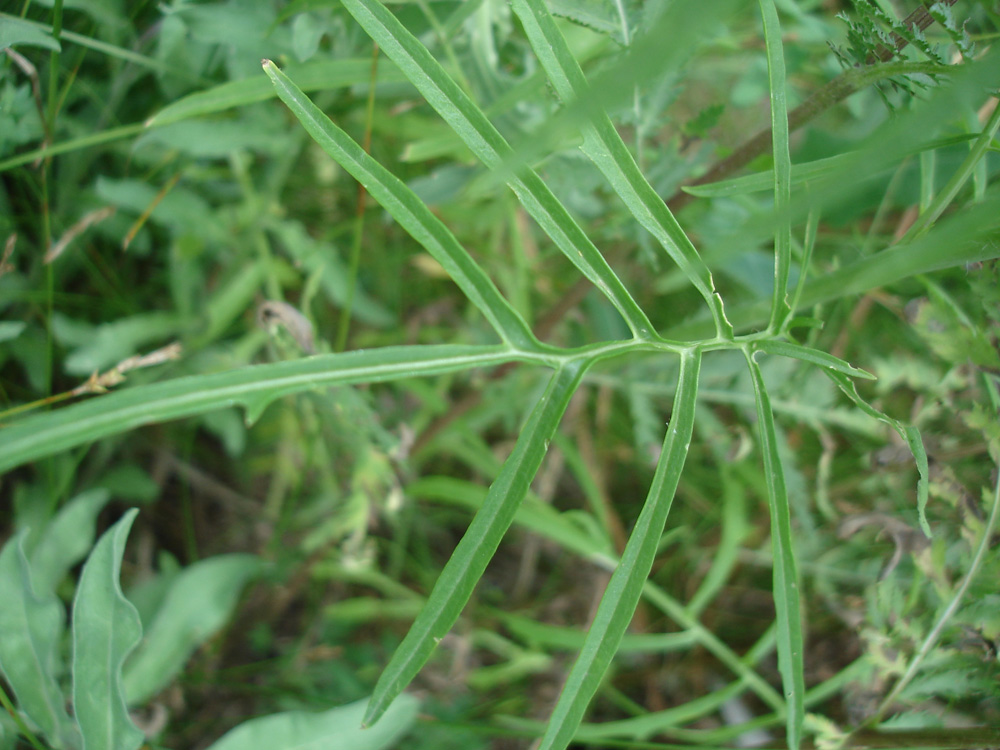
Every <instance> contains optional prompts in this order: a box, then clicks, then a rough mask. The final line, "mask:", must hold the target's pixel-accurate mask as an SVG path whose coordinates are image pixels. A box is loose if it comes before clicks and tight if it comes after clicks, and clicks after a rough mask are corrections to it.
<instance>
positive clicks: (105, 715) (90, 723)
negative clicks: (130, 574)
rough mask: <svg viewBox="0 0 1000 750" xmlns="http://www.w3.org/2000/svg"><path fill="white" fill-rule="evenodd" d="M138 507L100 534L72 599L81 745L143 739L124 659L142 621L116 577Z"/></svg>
mask: <svg viewBox="0 0 1000 750" xmlns="http://www.w3.org/2000/svg"><path fill="white" fill-rule="evenodd" d="M138 513H139V511H138V510H136V509H133V510H130V511H129V512H128V513H126V514H125V515H124V516H123V517H122V519H121V520H120V521H119V522H118V523H116V524H115V525H114V526H112V527H111V528H110V529H108V530H107V531H106V532H105V533H104V535H103V536H102V537H101V538H100V539H99V540H98V542H97V545H96V546H95V547H94V551H93V552H91V553H90V557H89V558H87V562H86V564H85V565H84V566H83V572H82V573H81V574H80V583H79V585H78V586H77V589H76V598H75V599H74V600H73V708H74V713H75V715H76V722H77V725H78V726H79V727H80V734H81V735H82V736H83V750H135V748H137V747H139V745H141V744H142V742H143V740H144V739H145V735H143V733H142V732H141V731H139V729H138V728H137V727H136V726H135V724H133V723H132V719H131V718H130V717H129V713H128V708H126V706H125V692H124V691H123V690H122V664H123V663H124V661H125V658H126V657H127V656H128V655H129V652H130V651H132V649H133V648H135V646H136V644H138V643H139V641H140V639H141V638H142V624H141V623H140V622H139V613H138V612H136V610H135V607H133V606H132V604H131V602H129V600H128V599H126V598H125V596H124V594H122V589H121V585H120V584H119V582H118V578H119V575H120V574H121V565H122V555H124V554H125V540H126V538H127V537H128V532H129V529H130V528H131V526H132V522H133V521H134V520H135V517H136V515H138Z"/></svg>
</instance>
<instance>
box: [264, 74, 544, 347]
mask: <svg viewBox="0 0 1000 750" xmlns="http://www.w3.org/2000/svg"><path fill="white" fill-rule="evenodd" d="M263 66H264V72H265V73H267V75H268V77H269V78H270V79H271V82H272V83H273V84H274V87H275V89H276V90H277V92H278V96H279V97H280V98H281V100H282V101H283V102H285V104H287V105H288V108H289V109H291V110H292V114H294V115H295V116H296V117H297V118H298V119H299V122H301V123H302V125H303V127H305V129H306V131H308V133H309V135H311V136H312V137H313V139H314V140H315V141H316V143H318V144H319V146H320V148H322V149H323V150H324V151H326V153H327V154H329V155H330V156H331V157H332V158H333V159H334V160H335V161H336V162H337V163H338V164H340V166H342V167H343V168H344V169H346V170H347V171H348V172H350V173H351V175H353V176H354V178H355V179H356V180H357V181H358V182H360V183H361V184H362V185H364V186H365V189H366V190H367V191H368V192H369V193H371V194H372V197H374V198H375V200H377V201H378V202H379V204H381V206H382V207H383V208H384V209H385V210H386V211H388V212H389V214H390V215H391V216H392V217H393V218H394V219H395V220H396V221H397V222H399V224H400V226H402V227H403V229H405V230H406V231H407V232H408V233H409V234H410V236H412V237H413V239H415V240H416V241H417V242H419V243H420V244H421V245H423V246H424V247H425V248H426V249H427V252H429V253H430V254H431V255H432V256H433V257H434V259H435V260H436V261H437V262H438V263H440V264H441V266H442V267H443V268H444V269H445V271H447V272H448V275H449V276H450V277H451V278H452V279H453V280H454V282H455V283H456V284H458V286H459V288H460V289H461V290H462V293H463V294H464V295H465V296H466V297H468V299H469V301H470V302H472V304H474V305H475V306H476V307H478V308H479V310H480V312H482V313H483V315H485V316H486V319H487V320H488V321H489V322H490V325H492V326H493V329H494V330H495V331H496V332H497V334H498V335H499V336H500V338H501V339H503V341H505V342H507V343H510V344H513V345H515V346H518V347H520V348H522V349H529V350H530V349H534V348H536V342H535V338H534V336H532V334H531V330H530V329H529V328H528V326H527V324H526V323H525V322H524V320H523V319H522V318H521V316H520V314H519V313H518V312H517V311H516V310H515V309H514V308H513V307H511V306H510V303H508V302H507V300H505V299H504V298H503V295H501V294H500V292H499V291H498V290H497V288H496V286H495V285H494V284H493V282H492V281H491V280H490V278H489V277H488V276H487V275H486V273H485V272H484V271H483V270H482V268H480V267H479V265H478V264H477V263H476V261H475V260H473V258H472V256H471V255H469V253H468V252H466V250H465V248H463V247H462V246H461V245H460V244H459V243H458V240H456V239H455V236H454V235H453V234H452V233H451V231H449V229H448V228H447V227H446V226H445V225H444V224H443V223H442V222H441V220H440V219H438V218H437V217H436V216H435V215H434V214H433V213H431V210H430V209H429V208H427V206H425V205H424V204H423V202H421V200H420V199H419V198H418V197H417V196H416V194H415V193H414V192H413V191H412V190H410V189H409V188H408V187H407V186H406V185H405V184H403V182H402V180H400V179H399V178H398V177H396V176H395V175H394V174H392V173H391V172H389V170H387V169H385V167H383V166H382V165H381V164H379V163H378V162H376V161H375V160H374V159H373V158H372V157H370V156H369V155H368V154H367V153H365V150H364V149H363V148H361V146H359V145H358V144H357V143H355V142H354V141H353V140H352V139H351V137H350V136H349V135H347V133H345V132H344V131H343V130H341V129H340V128H338V127H337V126H336V125H335V124H334V123H333V122H332V121H331V120H330V118H328V117H327V116H326V115H325V114H324V113H323V111H322V110H321V109H320V108H319V107H317V106H316V105H315V104H313V103H312V101H310V100H309V98H308V97H307V96H306V95H305V94H303V93H302V91H301V90H300V89H299V88H298V87H297V86H296V85H295V84H294V83H292V81H291V80H290V79H289V78H288V76H286V75H285V74H284V73H282V72H281V71H280V70H279V69H278V68H277V67H276V66H275V65H274V63H272V62H271V61H270V60H265V61H264V62H263Z"/></svg>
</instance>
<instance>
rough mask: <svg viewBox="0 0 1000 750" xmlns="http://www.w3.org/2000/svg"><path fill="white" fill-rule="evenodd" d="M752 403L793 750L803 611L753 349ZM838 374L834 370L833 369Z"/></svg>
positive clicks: (797, 736)
mask: <svg viewBox="0 0 1000 750" xmlns="http://www.w3.org/2000/svg"><path fill="white" fill-rule="evenodd" d="M744 353H745V355H746V360H747V365H748V366H749V368H750V377H751V379H752V380H753V389H754V396H755V397H756V401H757V423H758V426H759V434H760V448H761V453H762V454H763V456H764V479H765V482H766V483H767V503H768V506H769V508H770V509H771V550H772V555H773V557H774V608H775V611H776V620H777V625H778V671H779V672H781V682H782V685H783V686H784V693H785V702H786V704H787V708H786V712H785V722H786V723H785V728H786V740H787V742H788V747H789V750H798V747H799V744H800V743H801V741H802V726H803V724H804V722H805V693H806V685H805V662H804V654H803V637H802V615H801V605H800V603H799V583H798V572H797V570H796V565H795V543H794V538H793V535H792V521H791V513H790V511H789V507H788V492H787V490H786V488H785V474H784V471H783V469H782V466H781V457H780V456H779V455H778V436H777V433H776V431H775V427H774V412H773V411H772V410H771V403H770V399H769V398H768V395H767V387H766V386H765V384H764V377H763V375H762V374H761V371H760V366H759V365H758V364H757V361H756V359H755V358H754V357H755V353H753V352H751V351H750V350H744ZM837 374H838V375H839V373H837Z"/></svg>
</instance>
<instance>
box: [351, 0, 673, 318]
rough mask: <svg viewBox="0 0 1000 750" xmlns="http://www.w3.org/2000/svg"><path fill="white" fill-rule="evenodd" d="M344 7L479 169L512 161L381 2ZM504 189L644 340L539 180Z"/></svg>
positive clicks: (531, 175)
mask: <svg viewBox="0 0 1000 750" xmlns="http://www.w3.org/2000/svg"><path fill="white" fill-rule="evenodd" d="M344 7H345V8H347V10H348V12H350V14H351V15H352V16H354V18H355V20H356V21H357V22H358V23H359V24H361V26H362V27H364V29H365V31H366V32H367V33H368V35H369V36H371V38H372V39H374V40H375V41H376V42H378V45H379V48H380V49H381V50H382V51H383V52H384V53H385V54H386V55H387V56H388V57H389V58H390V59H391V60H392V61H393V62H395V63H396V65H397V66H398V67H399V68H400V70H402V71H403V73H404V75H406V77H407V78H409V80H410V82H411V83H412V84H413V85H414V86H416V87H417V89H418V90H419V91H420V93H421V94H423V95H424V98H425V99H427V102H428V103H429V104H430V105H431V106H432V107H433V108H434V109H435V110H437V112H438V114H439V115H441V117H442V118H443V119H444V120H445V122H447V123H448V125H449V126H451V128H452V130H454V131H455V132H456V133H457V134H458V136H459V137H460V138H461V139H462V141H463V142H464V143H465V144H466V145H467V146H468V147H469V148H470V149H471V150H472V152H473V153H474V154H475V155H476V157H477V158H478V159H479V160H480V161H482V162H483V164H485V165H486V166H487V167H489V168H490V169H496V168H498V167H499V166H500V165H501V164H503V163H504V162H505V161H506V160H507V159H509V158H510V157H512V155H513V150H512V149H511V147H510V145H509V144H508V143H507V141H506V140H504V138H503V136H502V135H500V132H499V131H498V130H497V129H496V128H495V127H493V125H492V123H490V121H489V119H488V118H487V117H486V115H485V114H484V113H483V111H482V110H481V109H480V108H479V107H477V106H476V104H475V103H474V102H473V101H472V100H471V99H470V98H469V97H468V96H467V95H466V94H465V92H464V91H462V89H461V88H460V87H459V86H458V84H456V83H455V82H454V81H453V80H452V79H451V78H450V77H449V76H448V74H447V73H446V72H445V71H444V69H443V68H442V67H441V65H440V64H439V63H438V62H437V61H436V60H435V59H434V58H433V57H432V56H431V54H430V52H428V51H427V49H426V48H425V47H424V46H423V45H422V44H421V43H420V42H419V41H418V40H417V39H416V38H415V37H414V36H413V35H412V34H411V33H410V32H409V31H407V30H406V29H405V28H404V27H403V25H402V24H401V23H400V22H399V21H398V20H396V17H395V16H394V15H393V14H392V13H391V12H389V10H387V9H386V8H385V7H384V6H383V5H382V3H380V2H378V0H344ZM507 184H508V185H509V186H510V188H511V189H512V190H513V191H514V193H515V195H517V198H518V200H520V201H521V203H522V205H523V206H524V208H525V210H526V211H527V212H528V214H529V215H530V216H531V217H532V218H533V219H534V220H535V221H537V222H538V224H539V226H541V228H542V230H543V231H544V232H545V233H546V234H547V235H548V236H549V237H551V238H552V241H553V242H555V243H556V245H557V246H558V247H559V249H560V250H561V251H562V252H563V253H564V254H565V255H566V257H567V258H569V260H570V261H571V262H572V263H573V265H575V266H576V267H577V268H578V269H579V270H580V272H581V273H583V275H584V276H586V277H587V278H588V279H589V280H590V281H591V282H593V284H594V285H595V286H596V287H597V288H598V289H600V290H601V292H602V293H603V294H604V295H605V296H606V297H607V298H608V299H609V300H610V301H611V303H612V304H613V305H614V306H615V308H616V309H617V310H618V312H619V313H620V314H621V316H622V317H623V318H624V319H625V322H626V323H627V324H628V326H629V328H630V329H631V330H632V333H633V334H634V335H636V336H638V337H640V338H646V337H648V336H649V334H650V333H651V332H652V330H653V327H652V325H651V324H650V322H649V320H648V319H647V318H646V314H645V313H644V312H643V311H642V309H641V308H640V307H639V306H638V305H637V304H636V302H635V300H634V299H632V296H631V295H630V294H629V292H628V290H627V289H625V286H624V285H623V284H622V282H621V280H620V279H619V278H618V276H617V275H616V274H615V272H614V271H613V270H611V267H610V266H609V265H608V263H607V261H606V260H604V256H602V255H601V253H600V251H598V249H597V248H596V247H594V244H593V243H592V242H591V241H590V240H589V239H588V237H587V235H586V234H584V232H583V230H582V229H580V226H579V225H578V224H577V223H576V222H575V221H574V220H573V218H572V217H571V216H570V215H569V212H567V211H566V209H565V208H564V207H563V205H562V204H561V203H560V202H559V201H558V199H556V197H555V196H554V195H553V194H552V192H551V191H550V190H549V189H548V187H546V185H545V183H544V182H542V180H541V178H540V177H539V176H538V175H537V174H536V173H535V172H534V171H533V170H531V169H530V168H527V167H524V168H522V169H519V170H517V171H516V173H515V174H513V175H511V176H510V177H508V178H507Z"/></svg>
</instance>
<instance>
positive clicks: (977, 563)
mask: <svg viewBox="0 0 1000 750" xmlns="http://www.w3.org/2000/svg"><path fill="white" fill-rule="evenodd" d="M987 387H988V388H989V389H990V390H991V391H992V392H993V394H994V406H995V402H996V397H995V390H993V388H992V387H991V385H990V384H987ZM998 517H1000V479H998V480H997V483H996V487H995V488H994V490H993V505H992V506H991V507H990V515H989V517H988V518H987V519H986V523H985V524H983V528H982V532H981V534H980V538H979V544H978V545H976V551H975V553H974V554H973V556H972V561H971V562H970V563H969V569H968V570H967V571H966V573H965V576H963V578H962V582H961V583H960V584H959V586H958V588H957V589H956V590H955V593H954V595H953V596H952V597H951V601H949V602H948V606H947V607H945V608H944V611H943V612H942V613H941V615H940V617H938V620H937V622H936V623H934V627H933V628H931V631H930V632H929V633H928V634H927V637H926V638H924V642H923V643H922V644H920V648H919V649H918V651H917V653H916V654H914V656H913V658H912V659H911V660H910V663H909V664H908V665H907V667H906V671H905V672H903V675H902V676H901V677H900V678H899V680H897V682H896V684H895V685H893V686H892V690H890V691H889V694H888V695H886V697H885V698H884V699H883V700H882V703H881V704H880V705H879V707H878V711H876V712H875V716H874V717H873V718H872V720H871V722H870V723H877V722H878V721H879V720H881V719H882V717H883V716H885V715H886V713H888V712H889V710H890V709H891V708H892V704H893V703H894V702H895V701H896V698H898V697H899V694H900V693H902V692H903V689H904V688H905V687H906V686H907V685H909V684H910V682H911V681H912V680H913V678H914V677H916V676H917V672H919V671H920V667H921V666H922V665H923V663H924V660H925V659H926V658H927V657H928V656H929V655H930V653H931V651H932V650H933V649H934V647H935V646H936V645H937V642H938V639H939V638H940V637H941V633H942V632H943V631H944V629H945V627H947V625H948V623H949V622H950V621H951V618H952V617H953V616H954V615H955V612H957V611H958V606H959V604H960V603H961V602H962V598H963V597H964V596H965V592H966V591H968V589H969V586H970V584H971V583H972V581H973V580H974V579H975V577H976V575H978V573H979V569H980V568H981V567H982V565H983V561H984V559H985V558H986V554H987V552H988V551H989V549H990V544H991V542H992V540H993V529H994V528H996V525H997V518H998Z"/></svg>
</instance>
